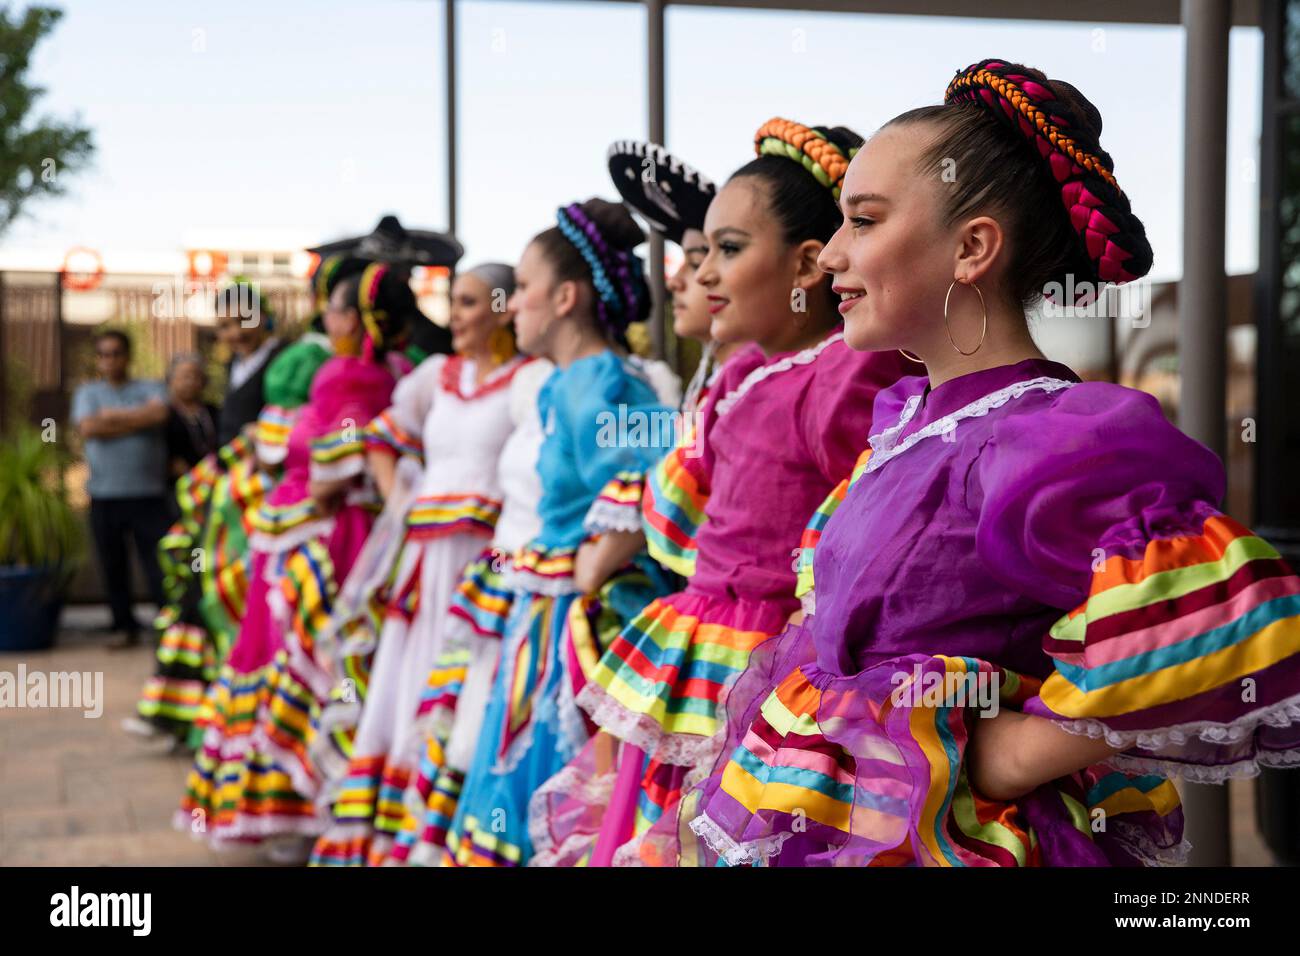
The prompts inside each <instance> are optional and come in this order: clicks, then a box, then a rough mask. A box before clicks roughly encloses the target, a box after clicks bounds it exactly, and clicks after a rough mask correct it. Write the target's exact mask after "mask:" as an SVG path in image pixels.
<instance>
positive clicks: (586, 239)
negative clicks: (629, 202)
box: [533, 198, 650, 348]
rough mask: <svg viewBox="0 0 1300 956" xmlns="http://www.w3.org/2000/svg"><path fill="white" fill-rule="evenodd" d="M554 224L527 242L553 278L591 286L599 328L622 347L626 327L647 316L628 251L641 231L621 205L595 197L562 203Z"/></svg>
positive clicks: (637, 266)
mask: <svg viewBox="0 0 1300 956" xmlns="http://www.w3.org/2000/svg"><path fill="white" fill-rule="evenodd" d="M556 222H557V225H555V226H552V227H551V228H550V229H546V230H544V231H543V232H541V233H538V235H537V236H536V237H535V238H534V239H533V243H534V244H535V245H536V246H537V248H538V251H540V252H541V254H542V255H543V256H544V257H545V259H546V261H547V262H549V263H550V265H551V268H552V269H553V270H554V271H555V281H556V282H570V281H573V282H583V283H586V284H587V285H589V286H590V287H591V290H592V294H593V297H594V300H595V311H596V317H597V320H598V321H599V323H600V325H601V330H602V331H603V332H605V334H606V335H608V336H609V337H610V338H611V339H612V340H613V341H614V342H616V343H617V344H618V345H620V346H622V347H624V348H627V328H628V326H629V325H631V324H632V323H633V322H644V321H645V320H646V318H648V317H649V315H650V286H649V283H648V282H647V281H646V276H645V266H644V265H643V264H642V262H641V259H640V257H639V256H637V255H635V254H634V253H633V252H632V250H633V249H635V248H636V247H637V246H639V245H640V244H641V243H643V242H645V239H646V236H645V233H644V232H642V231H641V227H640V226H638V225H637V224H636V220H635V219H633V218H632V216H631V214H630V213H629V212H628V211H627V208H626V207H625V206H623V204H622V203H613V202H608V201H606V200H604V199H597V198H593V199H588V200H587V201H586V202H584V203H573V204H571V205H568V206H564V207H562V208H561V209H559V210H558V211H557V213H556Z"/></svg>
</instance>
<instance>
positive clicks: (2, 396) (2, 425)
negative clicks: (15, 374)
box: [0, 272, 9, 438]
mask: <svg viewBox="0 0 1300 956" xmlns="http://www.w3.org/2000/svg"><path fill="white" fill-rule="evenodd" d="M6 319H7V315H6V310H5V274H4V273H3V272H0V438H3V437H4V435H5V429H6V428H7V427H8V424H9V378H8V376H7V375H6V374H5V373H6V372H7V371H8V368H9V353H8V352H7V351H5V321H6Z"/></svg>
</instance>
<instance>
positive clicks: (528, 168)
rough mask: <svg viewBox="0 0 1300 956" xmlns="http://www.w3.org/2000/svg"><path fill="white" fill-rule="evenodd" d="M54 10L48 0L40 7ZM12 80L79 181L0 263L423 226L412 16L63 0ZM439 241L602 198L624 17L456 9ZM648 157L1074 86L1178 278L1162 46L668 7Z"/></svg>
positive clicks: (10, 241)
mask: <svg viewBox="0 0 1300 956" xmlns="http://www.w3.org/2000/svg"><path fill="white" fill-rule="evenodd" d="M56 2H57V0H56ZM59 5H61V6H62V7H63V8H64V10H65V14H66V15H65V17H64V20H63V22H62V23H61V24H60V25H59V27H58V28H57V30H56V32H55V34H54V36H53V38H52V39H50V40H48V41H47V42H46V44H45V45H44V46H43V47H42V48H41V50H40V52H39V54H38V56H37V59H36V61H35V63H34V70H33V72H34V75H35V78H36V79H37V81H38V82H40V83H42V84H43V85H45V86H46V87H47V88H48V91H49V92H48V95H47V96H46V97H45V98H44V99H43V100H42V101H41V104H40V105H41V108H42V109H43V110H45V111H47V112H51V113H55V114H59V115H71V114H80V116H81V118H82V120H83V122H85V123H87V124H88V125H89V126H90V127H91V128H92V129H93V130H94V131H95V139H96V143H97V145H98V150H97V154H96V157H95V161H94V166H93V168H92V169H91V170H89V171H88V172H86V173H84V174H82V175H79V176H76V177H75V178H74V179H72V180H71V183H70V191H69V194H68V195H67V196H66V197H65V198H62V199H58V200H52V201H48V202H43V203H40V204H36V205H33V206H32V207H31V209H30V215H28V216H27V217H25V218H24V220H22V221H21V222H19V223H18V224H16V225H15V226H14V227H13V228H12V229H11V230H10V231H9V232H8V233H7V234H6V235H5V236H3V237H0V251H13V250H23V251H25V252H30V251H33V250H42V251H43V250H50V251H54V252H57V253H58V256H59V257H60V258H61V256H62V253H63V251H64V250H66V249H67V248H69V247H71V246H73V245H88V246H91V247H93V248H96V249H99V250H101V251H105V252H110V251H113V250H123V251H130V252H153V251H158V252H174V251H177V250H179V249H180V248H181V247H182V246H183V245H184V244H185V242H186V241H187V240H188V239H192V238H194V237H196V236H201V235H203V234H205V233H210V232H212V231H214V230H220V231H223V232H225V231H230V230H240V231H242V230H245V229H247V230H249V231H250V232H254V233H255V232H258V231H267V232H289V233H291V234H294V235H302V236H304V237H306V239H307V240H311V239H329V238H336V237H338V236H340V235H345V234H350V233H355V232H361V231H366V230H368V229H369V228H370V227H371V226H373V225H374V223H375V222H376V221H377V219H378V218H379V216H380V214H382V213H384V212H395V213H397V214H398V215H399V216H400V217H401V219H402V221H403V222H405V223H407V224H408V225H413V226H421V227H427V228H443V227H444V226H445V223H446V203H445V196H444V193H445V185H444V184H445V170H446V166H445V158H444V145H443V133H442V125H443V123H444V116H445V113H444V105H443V83H442V75H443V69H444V67H443V63H442V22H443V7H442V3H441V2H438V0H312V2H307V0H275V2H267V0H260V2H252V0H231V2H223V3H214V2H205V3H199V2H192V0H171V2H163V0H130V2H120V3H119V2H114V3H110V2H105V0H63V2H62V3H61V4H59ZM458 17H459V42H460V66H461V73H460V101H459V102H460V116H461V128H460V171H461V179H460V192H459V195H460V219H461V229H460V238H461V240H462V242H463V243H464V244H465V247H466V263H467V264H468V263H471V262H474V261H478V260H482V259H486V258H492V259H505V260H507V261H509V260H512V259H514V258H516V257H517V256H518V254H519V252H520V251H521V249H522V247H523V245H524V244H525V243H526V241H527V239H528V238H529V236H531V235H532V234H533V233H535V232H537V231H538V230H540V229H542V228H544V227H546V226H547V225H550V224H551V222H552V221H553V215H554V209H555V207H556V206H557V205H560V204H562V203H565V202H569V201H572V200H574V199H583V198H586V197H587V196H591V195H605V196H609V197H611V198H612V197H614V196H615V195H616V194H615V192H614V189H613V186H612V184H611V183H610V182H609V179H608V175H607V173H606V171H605V150H606V148H607V146H608V144H609V143H610V142H611V141H613V140H615V139H620V138H624V137H635V136H642V135H644V133H645V131H646V123H647V112H646V105H645V99H646V96H645V80H644V71H645V56H644V45H645V15H644V11H643V9H642V8H641V7H640V6H639V5H636V4H623V3H591V2H579V3H551V2H504V0H461V2H460V3H459V4H458ZM667 49H668V74H667V83H668V105H667V136H666V139H667V145H668V146H669V148H670V149H672V150H674V151H675V152H677V153H679V154H680V155H681V156H682V157H683V158H685V159H686V160H687V161H688V162H690V163H692V164H693V165H695V166H697V167H699V168H700V169H702V170H703V171H704V172H705V173H706V174H707V175H709V176H711V177H713V178H714V179H716V180H722V179H725V177H726V175H727V174H728V173H729V172H731V171H732V170H734V169H735V168H736V167H738V166H739V165H741V164H742V163H743V162H745V161H746V160H747V159H748V158H749V156H750V155H752V137H753V133H754V130H755V129H756V128H757V127H758V126H759V125H760V124H761V123H762V122H763V121H765V120H766V119H768V118H770V117H771V116H774V115H783V116H786V117H789V118H791V119H796V120H799V121H801V122H805V123H810V124H820V123H826V124H835V125H847V126H851V127H853V128H855V129H857V130H858V131H859V132H861V133H863V134H869V133H870V132H871V131H873V130H874V129H875V128H877V127H878V126H879V125H880V124H881V123H882V122H884V121H885V120H886V119H888V118H889V117H891V116H893V115H894V114H896V113H899V112H901V111H903V110H905V109H908V108H910V107H913V106H918V105H921V104H924V103H930V102H937V101H938V100H939V99H940V98H941V97H942V95H943V90H944V86H945V85H946V83H947V80H948V78H949V77H950V76H951V75H952V73H953V71H954V70H956V69H957V68H959V67H962V66H965V65H967V64H968V63H971V62H974V61H976V60H979V59H983V58H985V57H989V56H999V57H1005V58H1008V59H1013V60H1020V61H1022V62H1028V63H1031V64H1033V65H1036V66H1038V67H1040V68H1042V69H1044V70H1045V71H1046V72H1047V73H1048V74H1049V75H1051V76H1059V77H1060V78H1062V79H1067V80H1069V81H1071V82H1072V83H1074V84H1075V85H1076V86H1078V87H1080V88H1081V89H1082V90H1083V91H1084V92H1085V93H1086V94H1087V95H1088V96H1089V98H1090V99H1092V101H1093V102H1094V103H1096V105H1097V106H1098V108H1099V109H1100V110H1101V113H1102V116H1103V117H1104V120H1105V130H1104V132H1103V134H1102V144H1103V146H1105V147H1106V149H1107V150H1109V151H1110V153H1111V154H1112V155H1113V156H1114V157H1115V160H1116V174H1117V176H1118V178H1119V180H1120V182H1121V183H1122V184H1123V185H1124V188H1125V190H1126V191H1127V192H1128V194H1129V196H1130V198H1131V199H1132V201H1133V205H1134V209H1135V210H1136V211H1137V213H1138V214H1139V216H1141V217H1142V218H1143V220H1144V221H1145V222H1146V224H1147V228H1148V232H1149V234H1150V236H1151V239H1152V245H1153V246H1154V248H1155V268H1154V270H1153V273H1152V276H1153V278H1174V277H1177V276H1178V275H1179V273H1180V271H1181V261H1180V260H1181V249H1180V245H1181V229H1182V212H1181V206H1182V177H1181V172H1182V163H1181V153H1182V112H1183V82H1182V64H1183V42H1182V31H1181V29H1180V28H1178V27H1173V26H1160V27H1137V26H1118V25H1106V26H1103V25H1097V24H1082V23H1064V22H1062V23H1040V22H1029V21H984V20H975V19H953V18H931V17H904V16H868V15H848V14H825V13H808V12H803V11H791V12H772V11H740V10H732V9H726V10H724V9H721V8H670V9H669V13H668V21H667ZM1260 57H1261V43H1260V36H1259V32H1258V30H1255V29H1250V28H1239V29H1234V31H1233V34H1232V40H1231V67H1230V72H1231V77H1230V91H1229V96H1230V100H1229V139H1228V258H1227V266H1228V268H1229V270H1230V271H1232V272H1243V271H1252V270H1253V269H1254V268H1255V266H1256V259H1257V251H1256V244H1257V228H1258V183H1257V161H1258V152H1259V147H1258V138H1259V97H1260V76H1259V73H1260Z"/></svg>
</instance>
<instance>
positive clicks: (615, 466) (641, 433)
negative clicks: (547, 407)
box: [557, 353, 676, 534]
mask: <svg viewBox="0 0 1300 956" xmlns="http://www.w3.org/2000/svg"><path fill="white" fill-rule="evenodd" d="M574 373H577V374H574ZM564 387H565V390H566V392H567V398H566V399H565V400H563V401H561V402H559V403H558V404H557V409H559V410H561V412H562V420H563V421H564V423H565V427H566V431H567V432H568V441H569V445H570V447H571V449H572V451H573V455H574V462H575V464H576V466H577V472H578V476H579V479H580V480H581V482H582V485H583V487H584V488H587V489H588V490H590V492H591V495H592V505H591V508H590V509H589V511H588V513H587V515H586V517H585V519H584V521H583V529H584V530H585V531H587V532H588V533H593V534H600V533H602V532H605V531H625V530H637V529H639V528H640V489H641V482H642V481H643V479H644V476H645V473H646V472H647V471H648V470H649V469H650V468H652V467H653V466H654V465H655V463H656V462H657V461H658V460H659V458H660V457H662V456H663V455H664V454H665V452H666V451H668V450H669V449H671V448H672V446H673V429H674V425H675V419H676V416H675V415H674V413H673V412H672V410H671V409H669V408H668V407H667V406H664V405H661V404H659V402H658V400H657V399H656V397H655V394H654V391H653V390H652V388H651V387H650V385H649V384H648V383H646V382H645V381H644V380H643V379H642V378H640V377H639V376H637V375H635V374H633V373H632V372H630V371H629V369H628V368H626V367H625V366H624V365H623V363H622V362H621V361H620V360H619V359H618V357H617V356H615V355H613V353H607V354H606V355H603V356H600V357H599V358H598V359H597V360H595V361H592V362H588V363H584V364H583V365H582V366H578V367H575V368H574V369H573V370H571V372H570V374H569V375H567V376H566V377H565V383H564ZM616 478H617V479H618V481H619V483H620V485H621V487H622V489H623V491H622V492H621V493H619V494H617V495H613V496H610V497H608V498H603V497H601V492H602V490H604V489H605V488H606V486H607V485H608V484H609V483H610V481H611V480H612V479H616Z"/></svg>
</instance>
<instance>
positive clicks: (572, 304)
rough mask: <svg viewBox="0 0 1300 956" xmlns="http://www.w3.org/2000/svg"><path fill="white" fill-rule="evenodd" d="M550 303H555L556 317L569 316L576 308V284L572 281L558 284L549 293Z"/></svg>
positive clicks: (567, 280) (568, 280)
mask: <svg viewBox="0 0 1300 956" xmlns="http://www.w3.org/2000/svg"><path fill="white" fill-rule="evenodd" d="M551 301H552V302H554V303H555V314H556V315H560V316H567V315H569V314H570V313H572V312H573V310H574V309H575V308H577V306H578V283H576V282H574V281H573V280H572V279H566V280H565V281H564V282H560V283H558V284H557V285H556V286H555V288H554V289H553V290H552V291H551Z"/></svg>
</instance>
